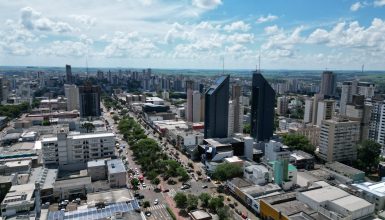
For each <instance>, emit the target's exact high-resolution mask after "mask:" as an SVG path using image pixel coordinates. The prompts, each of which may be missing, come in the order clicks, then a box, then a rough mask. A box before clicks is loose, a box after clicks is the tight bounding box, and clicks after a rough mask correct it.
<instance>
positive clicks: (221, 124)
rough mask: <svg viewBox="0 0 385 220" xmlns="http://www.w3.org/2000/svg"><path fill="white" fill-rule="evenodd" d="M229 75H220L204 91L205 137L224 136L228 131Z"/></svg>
mask: <svg viewBox="0 0 385 220" xmlns="http://www.w3.org/2000/svg"><path fill="white" fill-rule="evenodd" d="M229 83H230V76H221V77H220V78H218V79H217V80H216V82H215V84H214V85H212V86H211V87H210V88H209V89H208V90H207V91H206V93H205V130H204V137H205V138H225V137H227V133H228V129H227V126H228V117H229V116H228V115H229Z"/></svg>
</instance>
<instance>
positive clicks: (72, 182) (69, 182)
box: [54, 176, 91, 189]
mask: <svg viewBox="0 0 385 220" xmlns="http://www.w3.org/2000/svg"><path fill="white" fill-rule="evenodd" d="M88 184H91V177H89V176H86V177H79V178H71V179H64V180H57V181H56V182H55V184H54V188H57V189H60V188H66V187H71V186H78V185H88Z"/></svg>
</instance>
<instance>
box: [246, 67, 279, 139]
mask: <svg viewBox="0 0 385 220" xmlns="http://www.w3.org/2000/svg"><path fill="white" fill-rule="evenodd" d="M251 92H252V94H251V124H250V125H251V136H252V137H253V138H254V139H255V140H257V141H267V140H269V139H270V138H271V137H272V136H273V126H274V102H275V91H274V90H273V88H272V87H271V86H270V85H269V83H268V82H267V81H266V79H265V78H264V77H263V76H262V74H261V73H260V72H259V71H254V72H253V81H252V88H251Z"/></svg>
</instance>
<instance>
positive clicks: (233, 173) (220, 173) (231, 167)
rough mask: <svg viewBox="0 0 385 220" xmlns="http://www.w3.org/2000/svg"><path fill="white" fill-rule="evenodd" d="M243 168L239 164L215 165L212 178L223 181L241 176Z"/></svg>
mask: <svg viewBox="0 0 385 220" xmlns="http://www.w3.org/2000/svg"><path fill="white" fill-rule="evenodd" d="M242 174H243V170H242V167H241V166H240V165H237V164H231V163H223V164H220V165H218V166H217V167H216V169H215V170H214V172H213V177H214V179H217V180H221V181H225V180H228V179H231V178H234V177H239V176H242Z"/></svg>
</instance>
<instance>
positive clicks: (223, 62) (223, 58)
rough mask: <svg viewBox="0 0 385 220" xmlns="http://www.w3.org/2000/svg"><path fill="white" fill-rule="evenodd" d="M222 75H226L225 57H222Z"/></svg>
mask: <svg viewBox="0 0 385 220" xmlns="http://www.w3.org/2000/svg"><path fill="white" fill-rule="evenodd" d="M222 74H223V75H225V55H223V57H222Z"/></svg>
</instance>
